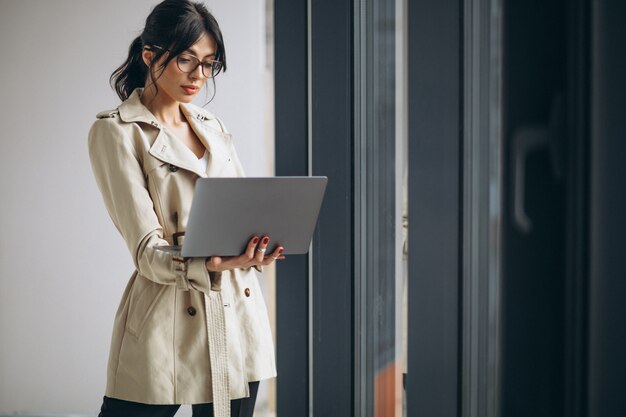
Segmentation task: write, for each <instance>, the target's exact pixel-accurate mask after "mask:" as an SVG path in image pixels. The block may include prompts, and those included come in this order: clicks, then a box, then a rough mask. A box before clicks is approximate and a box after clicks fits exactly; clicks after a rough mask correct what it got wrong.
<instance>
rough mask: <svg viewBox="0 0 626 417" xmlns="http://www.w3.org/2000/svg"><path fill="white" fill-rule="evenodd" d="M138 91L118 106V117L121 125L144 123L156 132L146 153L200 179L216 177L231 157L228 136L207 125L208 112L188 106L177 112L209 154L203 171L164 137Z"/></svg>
mask: <svg viewBox="0 0 626 417" xmlns="http://www.w3.org/2000/svg"><path fill="white" fill-rule="evenodd" d="M141 91H142V89H139V88H138V89H135V91H133V93H132V94H131V95H130V97H129V98H128V99H127V100H126V101H124V102H123V103H122V104H121V105H120V106H119V108H118V109H119V114H120V118H121V119H122V120H123V121H125V122H144V123H148V124H151V125H152V126H154V127H156V128H157V129H158V130H159V133H158V135H157V137H156V139H155V141H154V143H153V144H152V146H151V147H150V150H149V153H150V155H152V156H154V157H155V158H157V159H159V160H161V161H163V162H166V163H169V164H172V165H175V166H177V167H180V168H184V169H186V170H189V171H192V172H194V173H195V174H196V175H198V176H200V177H207V176H208V177H217V176H219V174H220V173H221V172H222V170H223V169H224V167H225V166H226V164H227V163H228V162H230V158H231V146H232V145H231V135H230V134H228V133H224V132H221V131H219V130H217V129H215V128H213V127H211V126H209V122H210V121H211V120H212V119H215V118H214V117H213V116H212V115H210V114H209V113H208V112H206V113H204V112H199V111H196V110H195V109H194V108H193V107H192V106H189V105H185V104H182V105H181V109H182V110H183V113H184V114H185V116H186V117H187V121H188V122H189V124H190V125H191V128H192V129H193V130H194V131H195V132H196V134H197V135H198V138H199V139H200V141H201V142H202V144H203V145H204V147H205V148H206V149H207V150H208V152H209V164H208V167H207V171H206V172H202V171H201V170H200V167H199V164H198V163H197V158H196V156H195V155H194V154H193V152H192V151H191V150H190V149H188V148H187V146H186V145H185V144H184V143H183V142H182V141H180V140H178V139H177V138H175V137H173V136H172V135H170V134H168V132H167V131H166V130H165V129H164V127H163V126H161V124H160V123H159V122H158V121H157V120H156V118H155V117H154V115H153V114H152V113H150V111H149V110H148V109H147V108H146V107H145V106H144V105H143V104H142V103H141V100H140V99H139V97H140V94H141Z"/></svg>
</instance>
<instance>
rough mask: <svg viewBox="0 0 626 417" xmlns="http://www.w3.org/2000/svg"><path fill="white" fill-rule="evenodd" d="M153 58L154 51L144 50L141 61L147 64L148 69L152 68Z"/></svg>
mask: <svg viewBox="0 0 626 417" xmlns="http://www.w3.org/2000/svg"><path fill="white" fill-rule="evenodd" d="M152 58H154V51H151V50H150V49H148V48H145V47H144V48H143V49H142V50H141V59H142V60H143V63H144V64H146V66H147V67H149V66H150V63H151V62H152Z"/></svg>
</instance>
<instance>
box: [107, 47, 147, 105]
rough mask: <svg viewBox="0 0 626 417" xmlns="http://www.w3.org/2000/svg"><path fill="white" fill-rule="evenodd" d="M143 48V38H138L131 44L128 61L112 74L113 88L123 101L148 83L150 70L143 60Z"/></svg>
mask: <svg viewBox="0 0 626 417" xmlns="http://www.w3.org/2000/svg"><path fill="white" fill-rule="evenodd" d="M143 46H144V45H143V41H142V39H141V36H137V37H136V38H135V40H134V41H133V42H132V43H131V44H130V48H129V50H128V58H126V61H125V62H124V63H123V64H122V65H121V66H120V67H119V68H117V69H116V70H115V71H114V72H113V74H111V78H110V80H109V81H110V83H111V87H113V89H114V90H115V92H116V93H117V95H118V96H119V97H120V99H121V100H122V101H123V100H126V99H127V98H128V97H129V96H130V95H131V93H132V92H133V90H134V89H135V88H137V87H143V86H144V85H145V83H146V76H147V75H148V68H147V67H146V64H145V63H144V62H143V59H142V58H141V51H142V50H143Z"/></svg>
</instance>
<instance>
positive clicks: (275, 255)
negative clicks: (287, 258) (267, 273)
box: [264, 246, 285, 265]
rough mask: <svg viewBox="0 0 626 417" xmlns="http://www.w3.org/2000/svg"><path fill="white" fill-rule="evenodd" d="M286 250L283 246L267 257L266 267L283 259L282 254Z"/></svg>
mask: <svg viewBox="0 0 626 417" xmlns="http://www.w3.org/2000/svg"><path fill="white" fill-rule="evenodd" d="M284 250H285V248H283V247H282V246H279V247H277V248H276V250H275V251H274V252H272V253H271V254H270V255H268V256H266V257H265V260H264V264H265V265H269V264H271V263H272V262H274V261H275V260H277V259H280V258H281V254H282V253H283V251H284ZM283 258H284V256H283Z"/></svg>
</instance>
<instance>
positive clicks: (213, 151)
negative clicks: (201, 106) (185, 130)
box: [181, 105, 232, 177]
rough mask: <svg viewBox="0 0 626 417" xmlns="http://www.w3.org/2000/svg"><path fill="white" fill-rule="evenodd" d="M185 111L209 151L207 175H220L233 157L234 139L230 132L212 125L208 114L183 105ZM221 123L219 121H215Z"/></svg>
mask: <svg viewBox="0 0 626 417" xmlns="http://www.w3.org/2000/svg"><path fill="white" fill-rule="evenodd" d="M181 108H182V109H183V113H185V115H186V116H187V120H188V121H189V123H190V124H191V128H192V129H193V130H194V131H195V132H196V134H197V135H198V138H200V141H202V143H203V144H204V146H205V148H207V150H208V151H209V165H208V166H207V172H206V175H204V176H208V177H219V176H220V173H221V172H222V171H223V170H224V167H225V166H226V165H227V164H228V163H229V162H230V161H231V158H232V155H231V153H232V139H231V135H230V133H224V132H221V131H219V130H217V129H215V128H213V127H211V126H210V124H209V122H207V120H210V119H209V117H210V116H209V115H208V114H203V113H199V112H196V111H194V110H193V109H191V108H190V107H189V106H186V105H182V106H181ZM215 123H219V122H217V121H216V122H215Z"/></svg>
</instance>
